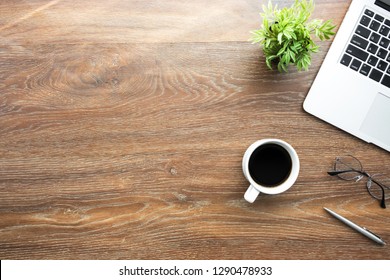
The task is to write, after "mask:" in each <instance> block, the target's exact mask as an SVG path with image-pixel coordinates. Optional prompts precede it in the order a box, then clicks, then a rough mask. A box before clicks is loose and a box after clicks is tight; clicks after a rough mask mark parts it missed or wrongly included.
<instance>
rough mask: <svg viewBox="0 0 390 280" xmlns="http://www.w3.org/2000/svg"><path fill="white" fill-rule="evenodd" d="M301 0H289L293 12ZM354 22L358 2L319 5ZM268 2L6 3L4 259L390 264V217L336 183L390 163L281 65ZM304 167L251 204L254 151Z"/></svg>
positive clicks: (301, 77)
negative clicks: (350, 166) (255, 145)
mask: <svg viewBox="0 0 390 280" xmlns="http://www.w3.org/2000/svg"><path fill="white" fill-rule="evenodd" d="M278 2H279V3H280V4H281V5H286V3H288V2H289V1H278ZM316 3H317V9H316V12H315V15H314V16H316V17H319V16H320V14H321V16H320V17H323V18H333V19H334V22H335V23H336V24H339V23H340V22H341V19H342V18H343V16H344V14H345V12H346V10H347V8H348V5H349V3H350V1H349V0H345V1H336V0H334V1H325V0H317V1H316ZM260 6H261V1H257V0H253V1H252V0H248V1H234V0H224V1H222V0H221V1H211V2H210V1H204V0H199V1H179V2H178V1H168V0H167V1H120V0H114V1H92V0H90V1H83V2H80V3H75V2H74V1H41V0H37V1H22V0H20V1H1V2H0V258H1V259H390V251H389V249H388V248H387V247H382V246H377V245H376V244H375V243H373V242H372V241H370V240H368V239H366V238H365V237H363V236H361V235H359V234H357V233H355V232H353V231H352V230H351V229H349V228H347V227H345V226H344V225H342V224H340V223H339V222H338V221H336V220H334V219H333V218H332V217H330V216H329V215H328V214H327V213H326V212H325V211H323V209H322V207H323V206H326V207H329V208H331V209H333V210H335V211H337V212H339V213H340V214H342V215H344V216H346V217H347V218H350V219H351V220H353V221H355V222H356V223H358V224H361V225H364V226H366V227H368V228H370V229H371V230H372V231H374V232H376V233H378V234H379V235H381V236H382V237H383V238H384V239H385V240H387V241H390V214H389V213H390V212H389V210H383V209H381V208H380V207H379V204H378V203H377V202H376V201H374V200H373V199H371V198H370V196H369V195H368V194H367V192H366V190H365V187H364V185H361V184H354V183H348V182H344V181H341V180H337V179H336V178H332V177H330V176H328V175H327V174H326V171H327V170H328V169H330V168H331V166H332V162H333V159H334V157H335V156H338V155H342V154H353V155H355V156H357V157H358V158H359V159H361V161H362V163H363V165H364V167H365V169H366V170H367V171H368V172H372V173H375V172H383V173H387V174H390V169H389V166H390V158H389V154H388V153H387V152H385V151H383V150H381V149H379V148H377V147H374V146H372V145H369V144H367V143H364V142H362V141H361V140H358V139H356V138H354V137H352V136H350V135H348V134H346V133H345V132H342V131H340V130H338V129H337V128H334V127H332V126H330V125H328V124H326V123H324V122H322V121H320V120H317V119H315V118H314V117H312V116H309V115H308V114H306V113H305V112H304V111H303V109H302V102H303V100H304V98H305V96H306V93H307V91H308V90H309V88H310V85H311V83H312V81H313V79H314V77H315V75H316V73H317V71H318V69H319V67H320V65H321V62H322V60H323V58H324V56H325V54H326V51H327V49H328V48H329V45H330V43H329V42H323V43H320V45H321V51H320V52H319V53H318V54H316V55H315V57H314V59H313V63H312V67H311V68H310V70H309V71H308V72H297V71H295V70H294V69H291V71H290V72H289V73H287V74H279V73H277V72H275V71H270V70H268V69H267V68H266V66H265V63H264V57H263V55H262V53H261V50H260V49H259V47H258V46H256V45H252V44H250V43H249V42H248V37H249V31H250V30H252V29H254V28H258V27H259V24H260V23H259V22H260V18H259V16H258V13H259V11H260ZM268 137H275V138H281V139H284V140H286V141H287V142H289V143H291V144H292V145H293V146H294V147H295V149H296V150H297V152H298V154H299V156H300V159H301V172H300V176H299V178H298V180H297V182H296V184H295V185H294V187H292V188H291V189H290V190H289V191H287V192H285V193H283V194H281V195H277V196H266V195H263V196H261V197H260V198H259V199H258V200H257V201H256V202H255V203H254V204H249V203H246V202H245V201H244V199H243V194H244V192H245V190H246V188H247V186H248V183H247V182H246V180H245V178H244V177H243V174H242V171H241V160H242V156H243V154H244V152H245V150H246V148H247V147H248V146H249V145H250V144H251V143H252V142H254V141H256V140H258V139H262V138H268Z"/></svg>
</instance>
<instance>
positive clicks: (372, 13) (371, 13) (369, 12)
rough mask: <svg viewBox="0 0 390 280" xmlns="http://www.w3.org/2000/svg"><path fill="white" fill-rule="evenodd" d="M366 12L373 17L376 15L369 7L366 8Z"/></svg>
mask: <svg viewBox="0 0 390 280" xmlns="http://www.w3.org/2000/svg"><path fill="white" fill-rule="evenodd" d="M364 13H365V14H366V15H368V16H369V17H373V16H374V12H373V11H371V10H369V9H366V10H365V11H364Z"/></svg>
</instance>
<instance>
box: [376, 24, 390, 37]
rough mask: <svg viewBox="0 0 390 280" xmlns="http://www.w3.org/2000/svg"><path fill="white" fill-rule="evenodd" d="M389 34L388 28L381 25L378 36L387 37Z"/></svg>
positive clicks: (389, 29)
mask: <svg viewBox="0 0 390 280" xmlns="http://www.w3.org/2000/svg"><path fill="white" fill-rule="evenodd" d="M389 32H390V28H389V27H387V26H385V25H382V26H381V28H380V29H379V34H381V35H383V36H387V35H388V34H389Z"/></svg>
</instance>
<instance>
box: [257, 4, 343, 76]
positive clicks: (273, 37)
mask: <svg viewBox="0 0 390 280" xmlns="http://www.w3.org/2000/svg"><path fill="white" fill-rule="evenodd" d="M313 10H314V3H313V0H295V2H294V4H292V5H291V7H287V8H283V9H279V8H278V6H277V4H275V5H273V4H272V2H271V0H270V1H269V2H268V6H265V5H263V13H260V15H261V17H262V19H263V24H262V26H261V28H260V29H258V30H253V31H252V32H251V33H252V37H251V41H252V42H253V43H259V44H260V46H261V47H262V49H263V51H264V54H265V58H266V59H265V62H266V64H267V66H268V67H269V68H270V69H272V63H277V68H278V70H279V71H280V72H287V70H288V67H289V65H290V64H294V65H295V66H296V67H297V69H298V70H303V69H304V70H307V69H308V67H309V66H310V64H311V54H312V53H316V52H318V49H319V46H318V45H317V44H316V43H315V42H314V41H313V38H312V35H314V36H315V37H316V38H318V39H320V40H321V41H323V40H328V39H330V36H331V35H334V34H335V33H334V32H333V29H334V28H335V27H336V26H335V25H333V24H332V22H331V21H330V20H327V21H325V22H323V21H322V20H320V19H312V20H310V19H309V18H310V15H311V13H312V12H313Z"/></svg>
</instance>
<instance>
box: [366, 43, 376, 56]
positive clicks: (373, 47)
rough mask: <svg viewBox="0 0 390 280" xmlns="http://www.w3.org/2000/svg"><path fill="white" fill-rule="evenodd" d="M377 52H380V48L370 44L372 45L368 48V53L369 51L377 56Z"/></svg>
mask: <svg viewBox="0 0 390 280" xmlns="http://www.w3.org/2000/svg"><path fill="white" fill-rule="evenodd" d="M377 50H378V46H377V45H374V44H372V43H370V45H369V46H368V49H367V51H369V52H370V53H372V54H375V53H376V51H377Z"/></svg>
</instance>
